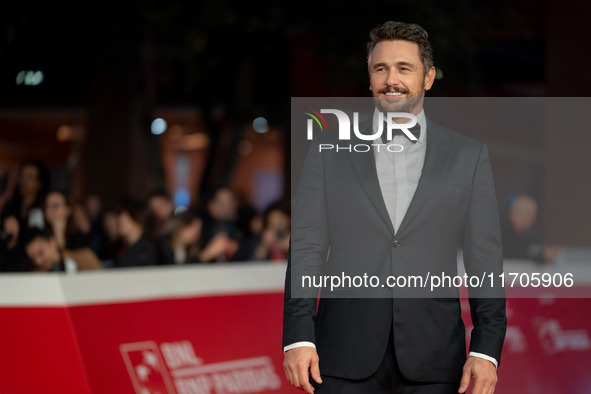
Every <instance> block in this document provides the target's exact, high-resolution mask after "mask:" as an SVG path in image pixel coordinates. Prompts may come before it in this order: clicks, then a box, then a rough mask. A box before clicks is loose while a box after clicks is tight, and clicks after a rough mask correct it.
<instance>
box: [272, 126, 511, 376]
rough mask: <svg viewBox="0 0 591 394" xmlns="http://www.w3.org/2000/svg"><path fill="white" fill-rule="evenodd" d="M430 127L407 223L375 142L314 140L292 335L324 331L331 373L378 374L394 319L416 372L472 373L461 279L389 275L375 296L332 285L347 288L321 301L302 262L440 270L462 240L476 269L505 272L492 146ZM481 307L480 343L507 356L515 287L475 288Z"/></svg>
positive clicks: (473, 346)
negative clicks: (419, 284)
mask: <svg viewBox="0 0 591 394" xmlns="http://www.w3.org/2000/svg"><path fill="white" fill-rule="evenodd" d="M427 133H428V134H427V147H426V149H427V150H426V155H425V163H424V167H423V171H422V174H421V177H420V181H419V184H418V187H417V190H416V192H415V194H414V197H413V199H412V201H411V204H410V206H409V208H408V211H407V213H406V215H405V217H404V219H403V221H402V223H401V225H400V228H399V230H398V232H396V233H395V232H394V229H393V226H392V223H391V221H390V219H389V216H388V212H387V209H386V205H385V203H384V201H383V197H382V194H381V191H380V186H379V182H378V177H377V171H376V165H375V159H374V155H373V152H372V151H369V152H367V153H358V152H356V153H351V154H349V153H346V152H343V151H340V152H336V151H334V150H331V151H323V152H322V153H319V152H318V150H319V146H320V144H323V143H329V144H341V145H342V144H343V143H344V142H345V141H338V140H337V138H338V135H337V133H333V132H329V133H325V134H323V135H321V136H319V137H318V138H316V139H315V140H314V141H313V142H312V145H311V147H310V150H309V152H308V156H307V158H306V161H305V163H304V168H303V171H302V177H301V180H300V185H299V189H298V194H297V198H296V201H295V208H294V213H293V218H292V238H291V250H290V256H289V260H288V267H287V275H286V284H285V304H284V331H283V346H286V345H289V344H292V343H295V342H299V341H309V342H313V343H315V344H316V347H317V350H318V354H319V357H320V371H321V373H322V374H323V375H328V376H335V377H342V378H348V379H362V378H365V377H368V376H370V375H371V374H372V373H373V372H374V371H375V370H376V369H377V367H378V366H379V364H380V362H381V360H382V358H383V355H384V351H385V349H386V346H387V342H388V338H389V335H390V330H391V329H393V333H394V345H395V353H396V358H397V361H398V364H399V366H400V370H401V372H402V374H403V375H404V376H405V377H407V378H408V379H410V380H413V381H418V382H457V381H459V379H460V377H461V373H462V365H463V363H464V362H465V359H466V349H465V331H464V324H463V322H462V319H461V309H460V303H459V299H458V298H457V291H456V292H455V293H453V294H454V296H451V297H450V296H448V297H445V298H441V297H438V298H404V297H388V296H387V295H384V296H382V295H380V294H381V293H379V292H380V291H384V292H386V291H389V289H388V288H387V287H386V288H378V289H375V292H374V293H370V296H371V297H372V298H359V297H358V294H357V295H356V294H353V293H348V292H349V291H350V289H338V290H337V291H336V292H335V293H334V294H333V293H331V294H330V295H331V296H340V297H339V298H325V297H321V298H320V300H319V302H317V301H318V300H317V299H316V295H317V289H312V290H306V289H302V288H301V286H299V283H300V282H299V280H300V276H301V275H302V274H303V273H305V274H308V275H341V274H342V273H343V271H346V273H347V274H348V275H363V273H369V274H375V275H379V276H380V277H381V278H382V279H384V276H385V275H412V274H424V273H426V272H427V271H429V270H434V271H432V272H433V273H435V272H437V271H439V272H441V271H445V273H446V274H450V275H451V274H455V273H456V271H457V248H458V246H461V247H463V250H464V262H465V266H466V270H467V273H468V274H470V275H478V276H479V277H481V276H482V274H483V273H485V272H486V273H487V274H488V273H491V272H492V273H493V275H498V274H499V273H501V272H502V247H501V233H500V226H499V215H498V208H497V202H496V198H495V192H494V186H493V180H492V173H491V168H490V162H489V158H488V152H487V149H486V147H485V146H484V145H482V144H480V143H478V142H476V141H474V140H472V139H470V138H467V137H465V136H462V135H460V134H458V133H455V132H453V131H451V130H448V129H445V128H443V127H440V126H438V125H436V124H434V123H432V122H430V121H428V123H427ZM355 143H367V141H360V140H357V139H355V138H353V140H352V141H351V144H355ZM329 250H330V252H329ZM327 256H328V257H327ZM292 280H293V282H292ZM298 286H299V288H296V287H298ZM491 290H492V291H491ZM315 291H316V293H315ZM325 291H326V289H323V290H321V292H325ZM326 293H328V291H326ZM365 296H366V295H361V297H365ZM483 296H490V298H483ZM470 307H471V314H472V321H473V324H474V330H473V331H472V334H471V342H470V351H475V352H480V353H484V354H486V355H489V356H491V357H494V358H496V359H497V360H498V361H500V357H501V348H502V345H503V340H504V335H505V329H506V316H505V299H504V291H503V290H502V289H500V288H494V289H489V291H488V292H487V291H486V290H484V291H483V292H482V293H481V294H475V293H471V298H470Z"/></svg>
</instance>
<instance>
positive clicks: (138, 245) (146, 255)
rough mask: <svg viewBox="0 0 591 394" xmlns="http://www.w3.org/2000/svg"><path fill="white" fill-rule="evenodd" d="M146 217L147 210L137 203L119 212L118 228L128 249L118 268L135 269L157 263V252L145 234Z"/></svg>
mask: <svg viewBox="0 0 591 394" xmlns="http://www.w3.org/2000/svg"><path fill="white" fill-rule="evenodd" d="M146 217H147V210H146V208H145V207H144V205H143V204H140V203H137V202H128V203H126V204H125V205H124V206H123V208H122V209H121V210H120V211H119V215H118V216H117V228H118V232H119V235H120V236H121V238H122V239H123V242H125V245H126V248H125V252H124V253H123V256H121V257H120V258H119V259H118V260H117V264H116V266H118V267H134V266H141V265H154V264H156V263H157V259H158V257H157V254H156V250H155V249H154V246H153V245H152V243H151V242H150V241H149V240H148V239H147V238H146V237H145V234H144V226H145V224H146Z"/></svg>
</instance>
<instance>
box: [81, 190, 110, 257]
mask: <svg viewBox="0 0 591 394" xmlns="http://www.w3.org/2000/svg"><path fill="white" fill-rule="evenodd" d="M84 206H85V208H86V213H87V215H88V220H89V222H90V231H89V233H88V238H89V242H90V249H92V251H93V252H94V253H96V254H97V255H98V256H99V258H100V259H101V260H103V259H104V257H105V256H104V255H105V254H106V253H105V248H104V244H103V242H104V237H105V234H104V230H103V204H102V202H101V199H100V197H99V196H97V195H96V194H90V195H88V196H87V197H86V199H85V200H84Z"/></svg>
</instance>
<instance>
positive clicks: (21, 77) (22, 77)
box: [16, 71, 26, 85]
mask: <svg viewBox="0 0 591 394" xmlns="http://www.w3.org/2000/svg"><path fill="white" fill-rule="evenodd" d="M25 75H26V72H24V71H21V72H19V73H18V74H16V84H17V85H22V84H23V82H25Z"/></svg>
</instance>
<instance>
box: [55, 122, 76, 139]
mask: <svg viewBox="0 0 591 394" xmlns="http://www.w3.org/2000/svg"><path fill="white" fill-rule="evenodd" d="M73 135H74V130H73V129H72V126H70V125H67V124H63V125H61V126H60V127H59V128H58V129H57V134H56V137H57V140H58V141H69V140H71V139H72V136H73Z"/></svg>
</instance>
